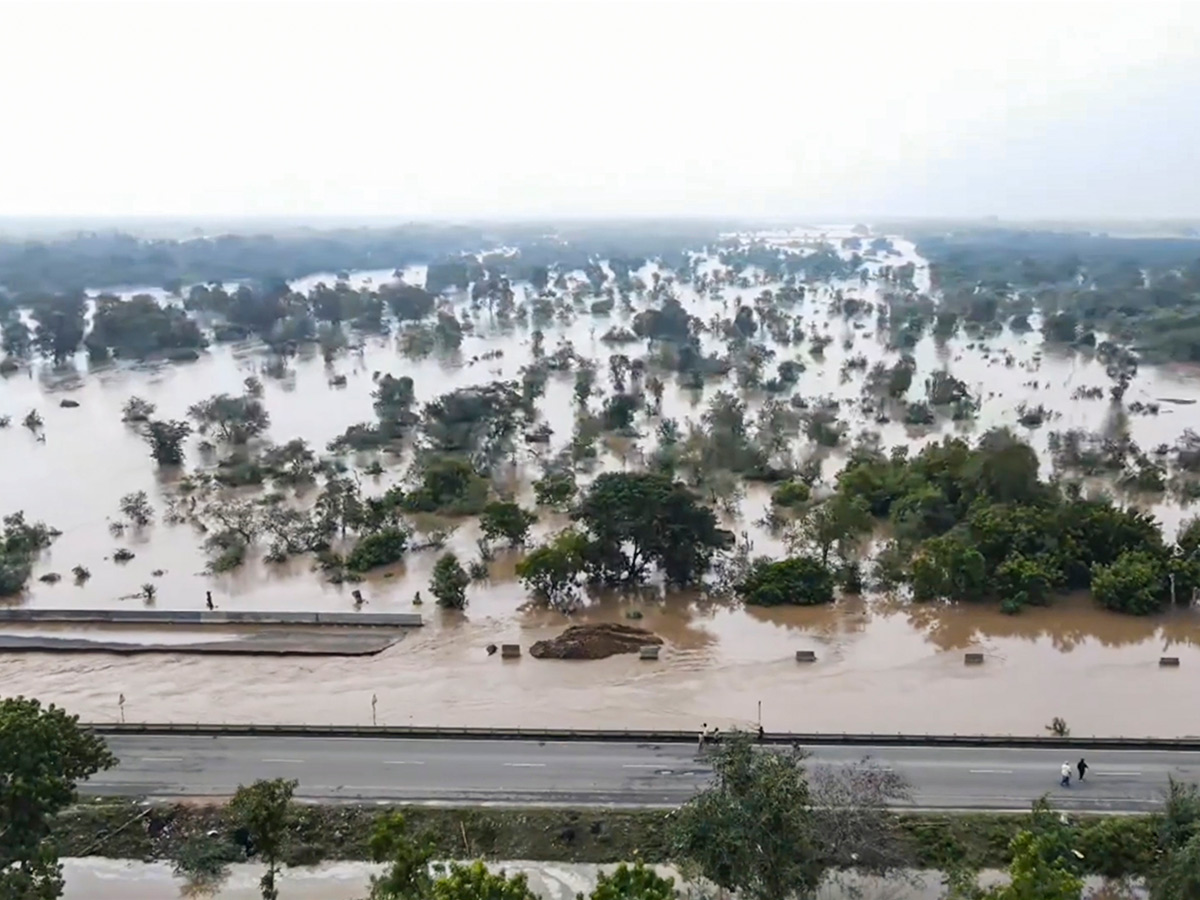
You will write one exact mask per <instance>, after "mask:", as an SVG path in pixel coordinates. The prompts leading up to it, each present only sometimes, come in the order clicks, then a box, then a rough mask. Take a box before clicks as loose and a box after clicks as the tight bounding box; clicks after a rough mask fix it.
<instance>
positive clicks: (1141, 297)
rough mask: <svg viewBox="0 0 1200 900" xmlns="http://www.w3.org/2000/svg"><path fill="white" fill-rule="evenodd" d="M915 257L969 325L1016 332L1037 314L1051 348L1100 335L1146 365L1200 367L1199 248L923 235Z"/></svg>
mask: <svg viewBox="0 0 1200 900" xmlns="http://www.w3.org/2000/svg"><path fill="white" fill-rule="evenodd" d="M918 250H919V251H920V252H921V253H922V254H923V255H925V256H926V258H927V259H929V261H930V274H931V278H932V281H933V284H934V287H935V288H937V289H940V290H941V291H942V293H943V296H944V301H943V302H944V304H945V305H946V306H947V308H952V309H954V310H956V311H958V312H963V313H965V314H967V316H968V317H973V318H977V319H978V318H987V319H995V318H997V317H999V316H1000V315H1001V314H1004V315H1009V316H1015V317H1016V318H1014V319H1013V323H1014V326H1016V325H1017V324H1018V320H1019V321H1020V323H1025V316H1026V314H1027V313H1028V312H1029V311H1031V310H1032V309H1034V308H1037V309H1040V310H1042V312H1043V313H1044V314H1045V315H1046V316H1047V320H1046V324H1045V328H1044V331H1045V334H1046V337H1047V339H1048V340H1051V341H1055V342H1058V343H1067V344H1071V343H1078V344H1080V345H1089V344H1090V345H1091V346H1095V343H1096V339H1095V336H1094V332H1095V331H1098V330H1099V331H1106V332H1108V333H1110V334H1111V335H1112V337H1113V340H1114V341H1116V342H1119V343H1120V344H1123V345H1131V346H1132V347H1133V348H1134V349H1135V350H1136V351H1137V353H1138V355H1139V356H1141V357H1142V358H1145V359H1147V360H1150V361H1166V360H1174V361H1188V362H1195V361H1198V360H1200V240H1196V239H1191V238H1165V237H1162V238H1158V237H1156V238H1148V237H1145V238H1118V237H1111V236H1108V235H1099V234H1088V233H1063V232H1050V231H1011V230H1003V229H974V230H966V231H957V232H950V233H945V232H939V233H926V234H922V235H920V236H919V239H918ZM1026 324H1027V323H1026Z"/></svg>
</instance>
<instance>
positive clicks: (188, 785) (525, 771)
mask: <svg viewBox="0 0 1200 900" xmlns="http://www.w3.org/2000/svg"><path fill="white" fill-rule="evenodd" d="M108 743H109V745H110V747H111V748H112V750H113V752H114V753H115V754H116V755H117V757H118V758H119V759H120V764H119V765H118V766H117V767H115V768H114V769H111V770H109V771H108V772H104V773H101V774H99V775H97V776H96V777H94V778H93V779H92V780H91V781H90V782H88V783H87V784H86V785H85V786H84V791H85V793H91V794H103V795H115V796H138V797H142V796H148V797H156V798H169V797H205V796H209V797H225V796H229V795H230V794H232V793H233V791H234V790H235V789H236V788H237V786H238V785H239V784H248V783H249V782H251V781H254V780H255V779H259V778H275V777H286V778H295V779H297V780H298V781H299V782H300V786H299V789H298V790H297V795H298V796H299V797H301V798H303V799H308V800H321V801H342V802H352V801H357V802H371V801H381V802H386V801H391V802H408V803H443V804H447V805H453V804H480V803H488V804H497V805H501V804H503V805H529V804H555V805H624V806H675V805H678V804H680V803H683V802H685V801H686V800H687V799H688V798H689V797H691V796H692V795H693V794H694V793H695V792H696V791H697V790H699V789H700V788H702V787H703V786H704V785H705V784H706V783H707V782H708V780H709V778H710V776H711V770H710V769H709V767H708V765H707V764H706V762H705V761H704V759H703V758H702V757H700V756H699V754H698V753H697V748H696V746H695V745H693V744H636V743H620V742H604V743H576V742H565V743H539V742H535V741H518V740H496V741H489V740H437V739H401V738H326V737H270V736H263V737H195V736H147V735H117V736H112V737H109V738H108ZM1080 755H1082V756H1084V757H1086V758H1087V761H1088V764H1089V765H1090V766H1091V769H1090V771H1089V772H1088V773H1087V780H1086V781H1084V782H1083V783H1079V782H1077V781H1075V780H1074V779H1072V783H1071V787H1070V788H1065V789H1064V788H1061V787H1060V786H1059V784H1058V779H1059V769H1060V768H1061V766H1062V764H1063V762H1064V761H1069V762H1070V763H1071V764H1072V765H1074V764H1075V762H1076V761H1077V760H1078V759H1079V756H1080ZM864 756H866V757H870V758H871V759H873V760H874V761H875V762H877V763H878V764H879V765H882V766H886V767H890V768H892V769H894V770H895V771H896V772H898V773H900V774H901V775H903V776H904V777H905V778H907V779H908V781H909V783H910V784H911V785H912V805H913V806H914V807H916V808H920V809H990V810H1026V809H1028V808H1029V806H1030V804H1031V803H1032V802H1033V801H1034V800H1035V799H1036V798H1037V797H1039V796H1041V795H1042V794H1043V793H1049V794H1050V796H1051V798H1052V801H1053V803H1054V804H1055V806H1057V807H1059V808H1062V809H1071V810H1078V811H1092V812H1147V811H1150V810H1153V809H1155V808H1156V807H1157V806H1159V804H1160V803H1161V799H1162V795H1163V791H1164V789H1165V788H1166V785H1167V776H1168V775H1173V776H1175V777H1176V778H1178V779H1182V780H1189V781H1196V780H1200V753H1195V752H1183V751H1139V750H1123V751H1112V750H1097V751H1095V752H1088V751H1082V753H1081V751H1078V750H1076V751H1071V752H1068V751H1064V750H1043V749H1004V748H943V747H836V746H833V747H816V748H812V749H811V756H810V759H809V761H808V764H809V765H810V766H814V767H815V766H823V765H832V766H837V765H844V764H846V763H849V762H853V761H856V760H860V759H862V758H863V757H864Z"/></svg>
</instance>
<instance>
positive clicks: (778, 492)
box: [771, 481, 812, 506]
mask: <svg viewBox="0 0 1200 900" xmlns="http://www.w3.org/2000/svg"><path fill="white" fill-rule="evenodd" d="M811 495H812V491H811V490H810V489H809V487H808V485H807V484H805V483H804V482H803V481H785V482H784V483H783V484H781V485H779V487H777V488H775V490H774V491H772V492H771V502H772V503H773V504H775V505H776V506H799V505H800V504H801V503H807V502H808V498H809V497H810V496H811Z"/></svg>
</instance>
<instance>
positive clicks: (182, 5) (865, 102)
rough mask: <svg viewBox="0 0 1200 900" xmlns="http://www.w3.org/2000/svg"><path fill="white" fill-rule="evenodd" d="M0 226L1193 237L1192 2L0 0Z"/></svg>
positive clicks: (1196, 115)
mask: <svg viewBox="0 0 1200 900" xmlns="http://www.w3.org/2000/svg"><path fill="white" fill-rule="evenodd" d="M0 122H2V123H3V129H4V137H3V139H0V215H55V216H58V215H75V214H78V215H114V216H116V215H155V214H165V215H189V214H194V215H230V214H239V215H240V214H247V215H300V216H304V215H330V214H339V215H345V214H364V215H365V214H370V215H387V216H392V215H395V216H397V217H408V216H451V217H455V216H458V217H462V216H492V215H545V214H549V215H613V214H622V213H625V214H651V215H654V214H695V215H706V214H731V215H746V216H761V215H770V216H797V217H805V216H816V215H819V214H830V213H846V214H850V213H857V214H872V215H983V214H998V215H1001V216H1006V217H1023V216H1038V217H1054V216H1062V217H1067V216H1104V217H1121V216H1139V215H1146V216H1196V215H1200V177H1197V168H1198V166H1197V160H1198V159H1200V0H1189V2H1153V0H1142V2H1140V3H1136V4H1135V3H1117V4H1108V3H1096V2H1075V3H1053V2H1038V3H1020V2H972V0H958V2H953V3H930V2H915V0H914V2H903V0H895V2H886V3H866V2H854V0H841V2H801V0H797V2H790V3H783V2H781V3H762V4H756V3H752V2H749V0H737V2H732V3H703V2H695V0H691V2H651V0H641V2H636V3H625V2H619V0H610V2H603V3H601V2H596V3H589V2H576V0H555V2H544V3H520V2H502V0H493V2H457V0H441V2H437V3H428V4H427V3H418V2H401V0H396V2H391V3H367V2H355V0H338V2H330V3H297V2H282V0H280V2H259V3H255V2H245V0H243V2H223V0H197V2H185V0H157V2H143V3H113V2H104V0H93V2H78V3H66V2H57V0H37V2H28V3H27V2H13V0H0Z"/></svg>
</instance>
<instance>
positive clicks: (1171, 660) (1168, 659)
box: [1158, 656, 1179, 668]
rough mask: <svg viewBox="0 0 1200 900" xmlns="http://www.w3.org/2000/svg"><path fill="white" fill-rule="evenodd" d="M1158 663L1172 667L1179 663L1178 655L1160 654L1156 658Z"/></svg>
mask: <svg viewBox="0 0 1200 900" xmlns="http://www.w3.org/2000/svg"><path fill="white" fill-rule="evenodd" d="M1158 664H1159V665H1160V666H1171V667H1173V668H1174V667H1177V666H1178V665H1179V657H1178V656H1160V657H1159V658H1158Z"/></svg>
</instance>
